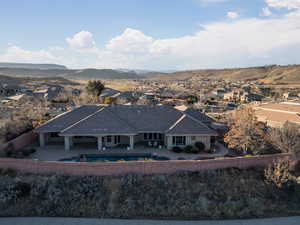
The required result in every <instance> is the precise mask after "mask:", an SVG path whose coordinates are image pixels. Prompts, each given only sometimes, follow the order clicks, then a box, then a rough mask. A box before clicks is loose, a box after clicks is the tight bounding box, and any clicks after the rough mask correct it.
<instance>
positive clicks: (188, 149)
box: [183, 145, 194, 153]
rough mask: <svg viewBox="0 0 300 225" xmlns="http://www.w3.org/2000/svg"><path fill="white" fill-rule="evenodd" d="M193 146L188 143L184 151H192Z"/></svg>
mask: <svg viewBox="0 0 300 225" xmlns="http://www.w3.org/2000/svg"><path fill="white" fill-rule="evenodd" d="M193 148H194V147H193V146H192V145H187V146H185V147H184V149H183V151H184V152H185V153H192V151H193Z"/></svg>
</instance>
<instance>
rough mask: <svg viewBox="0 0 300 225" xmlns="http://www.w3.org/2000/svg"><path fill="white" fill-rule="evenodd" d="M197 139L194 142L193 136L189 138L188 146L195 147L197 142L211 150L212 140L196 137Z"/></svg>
mask: <svg viewBox="0 0 300 225" xmlns="http://www.w3.org/2000/svg"><path fill="white" fill-rule="evenodd" d="M194 137H195V139H194V140H192V136H189V137H187V144H188V145H194V144H195V143H196V142H199V141H200V142H202V143H203V144H204V145H205V148H206V149H210V139H211V137H208V136H194Z"/></svg>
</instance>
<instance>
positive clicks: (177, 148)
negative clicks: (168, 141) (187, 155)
mask: <svg viewBox="0 0 300 225" xmlns="http://www.w3.org/2000/svg"><path fill="white" fill-rule="evenodd" d="M172 151H173V152H176V153H181V152H182V149H181V148H180V147H178V146H174V147H173V148H172Z"/></svg>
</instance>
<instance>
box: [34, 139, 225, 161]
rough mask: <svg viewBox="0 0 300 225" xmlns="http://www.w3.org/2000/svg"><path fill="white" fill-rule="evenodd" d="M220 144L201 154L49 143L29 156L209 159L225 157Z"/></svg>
mask: <svg viewBox="0 0 300 225" xmlns="http://www.w3.org/2000/svg"><path fill="white" fill-rule="evenodd" d="M217 145H218V148H217V149H218V150H217V151H216V152H215V153H211V154H209V153H200V154H187V153H175V152H172V151H170V150H167V149H166V148H162V149H159V148H151V147H146V146H144V145H136V147H135V148H134V149H133V150H129V151H128V150H127V149H126V148H125V147H122V148H107V149H106V150H105V151H99V150H97V147H96V146H95V145H93V144H84V145H75V146H74V147H73V148H72V149H71V150H70V151H65V150H64V146H63V145H61V144H49V145H47V146H45V147H39V146H36V145H35V146H32V147H33V148H35V149H36V152H35V153H33V154H31V155H30V156H29V158H30V159H36V160H41V161H58V160H61V159H65V158H72V157H76V156H78V155H80V154H101V153H106V154H107V153H152V154H156V155H158V156H163V157H168V158H169V159H171V160H176V159H188V160H193V159H201V158H202V159H207V158H218V157H224V156H225V155H226V154H227V153H228V149H227V148H225V147H224V146H223V145H221V144H219V143H218V144H217Z"/></svg>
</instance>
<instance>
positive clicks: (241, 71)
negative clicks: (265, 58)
mask: <svg viewBox="0 0 300 225" xmlns="http://www.w3.org/2000/svg"><path fill="white" fill-rule="evenodd" d="M192 77H204V78H212V79H225V80H230V81H239V80H243V81H247V80H248V81H249V80H258V81H262V82H265V83H293V84H294V83H300V65H291V66H276V65H274V66H264V67H252V68H238V69H207V70H190V71H180V72H175V73H168V74H160V75H157V76H154V77H152V78H151V79H159V80H169V79H170V80H186V79H190V78H192Z"/></svg>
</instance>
